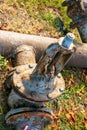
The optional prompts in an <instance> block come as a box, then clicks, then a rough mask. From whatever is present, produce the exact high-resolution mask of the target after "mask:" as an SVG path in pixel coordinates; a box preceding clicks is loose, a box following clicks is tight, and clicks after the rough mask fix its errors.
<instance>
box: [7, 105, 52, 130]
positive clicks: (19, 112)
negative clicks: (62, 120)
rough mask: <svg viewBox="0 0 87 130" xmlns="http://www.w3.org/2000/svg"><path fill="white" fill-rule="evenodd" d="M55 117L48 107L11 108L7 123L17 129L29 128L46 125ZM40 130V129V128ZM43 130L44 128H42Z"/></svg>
mask: <svg viewBox="0 0 87 130" xmlns="http://www.w3.org/2000/svg"><path fill="white" fill-rule="evenodd" d="M52 118H53V113H52V112H51V111H50V110H49V109H47V108H38V109H36V108H28V107H24V108H17V109H12V110H10V111H9V112H8V113H7V114H6V117H5V120H6V124H8V125H14V126H15V128H16V130H24V127H25V126H27V127H29V128H33V127H34V128H36V127H37V126H38V127H42V128H43V127H44V126H42V125H45V126H46V125H48V124H49V123H50V122H51V121H52ZM39 130H40V129H39ZM41 130H42V129H41Z"/></svg>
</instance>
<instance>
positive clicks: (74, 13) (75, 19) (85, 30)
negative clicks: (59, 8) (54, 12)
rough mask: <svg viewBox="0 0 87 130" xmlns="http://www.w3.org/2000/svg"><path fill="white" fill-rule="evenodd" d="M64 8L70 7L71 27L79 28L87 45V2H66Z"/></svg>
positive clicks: (86, 0)
mask: <svg viewBox="0 0 87 130" xmlns="http://www.w3.org/2000/svg"><path fill="white" fill-rule="evenodd" d="M63 6H67V7H68V9H67V14H68V16H69V17H70V18H71V19H72V23H71V27H77V29H78V31H79V33H80V36H81V39H82V41H83V42H84V43H87V0H65V1H64V2H63Z"/></svg>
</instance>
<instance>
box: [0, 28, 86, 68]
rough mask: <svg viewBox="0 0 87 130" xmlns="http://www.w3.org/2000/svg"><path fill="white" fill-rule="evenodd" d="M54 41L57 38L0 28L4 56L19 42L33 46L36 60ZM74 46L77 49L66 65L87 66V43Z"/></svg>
mask: <svg viewBox="0 0 87 130" xmlns="http://www.w3.org/2000/svg"><path fill="white" fill-rule="evenodd" d="M56 42H58V39H56V38H49V37H42V36H35V35H28V34H20V33H16V32H9V31H2V30H0V54H2V55H4V56H5V57H10V56H12V53H13V51H14V50H15V48H16V46H18V45H20V44H27V45H31V46H33V47H34V48H35V50H36V60H37V61H38V60H39V59H40V57H41V55H42V53H43V52H44V50H45V49H46V48H47V47H48V46H49V45H50V44H52V43H56ZM76 46H77V50H76V52H75V53H74V55H73V56H72V58H71V59H70V61H69V62H68V64H67V65H68V66H75V67H82V68H87V44H76ZM77 61H78V62H77Z"/></svg>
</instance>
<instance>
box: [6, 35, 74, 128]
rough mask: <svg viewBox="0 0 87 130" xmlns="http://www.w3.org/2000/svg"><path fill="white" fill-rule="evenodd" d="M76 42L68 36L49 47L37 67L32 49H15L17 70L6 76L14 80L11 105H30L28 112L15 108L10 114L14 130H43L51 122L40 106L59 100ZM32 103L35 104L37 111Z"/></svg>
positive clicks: (8, 122)
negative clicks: (65, 71)
mask: <svg viewBox="0 0 87 130" xmlns="http://www.w3.org/2000/svg"><path fill="white" fill-rule="evenodd" d="M73 39H74V35H73V34H72V33H68V34H67V35H66V36H65V37H64V38H62V39H60V40H59V43H56V44H52V45H50V46H49V47H48V48H47V49H46V51H45V52H44V54H43V55H42V57H41V59H40V60H39V62H38V64H36V62H35V54H34V49H33V47H31V46H27V45H20V46H18V47H17V48H16V50H15V53H14V54H15V61H16V65H17V66H16V67H14V68H13V69H12V70H11V71H10V72H9V73H8V76H7V80H8V81H10V80H11V81H10V82H9V84H8V86H7V87H9V86H10V87H9V88H12V91H11V93H10V95H9V98H8V104H9V106H10V107H11V108H16V107H19V106H20V105H24V106H25V103H26V102H27V107H29V108H26V107H25V108H16V109H13V110H11V111H10V112H9V113H7V115H6V122H7V124H13V125H14V126H15V130H43V129H44V127H45V126H46V125H47V124H48V123H49V122H50V121H51V119H52V118H51V113H50V112H49V111H48V110H47V109H46V108H40V106H41V105H42V103H43V102H46V101H50V100H53V99H55V98H57V97H58V96H59V95H60V94H62V93H63V91H64V89H65V82H64V79H63V77H62V75H61V74H60V71H61V70H62V69H63V67H64V66H65V65H66V63H67V62H68V60H69V59H70V58H71V56H72V54H73V52H75V48H74V45H73ZM30 103H32V104H33V103H34V105H35V108H36V109H35V108H34V106H32V104H30ZM31 106H32V107H33V108H32V107H31ZM36 106H37V107H36ZM30 107H31V108H30ZM42 107H43V105H42Z"/></svg>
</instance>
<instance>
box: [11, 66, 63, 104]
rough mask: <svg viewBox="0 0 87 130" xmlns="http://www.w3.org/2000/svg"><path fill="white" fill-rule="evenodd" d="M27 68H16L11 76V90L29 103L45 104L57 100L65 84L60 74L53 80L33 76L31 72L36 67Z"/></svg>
mask: <svg viewBox="0 0 87 130" xmlns="http://www.w3.org/2000/svg"><path fill="white" fill-rule="evenodd" d="M27 66H28V67H26V65H25V66H19V67H17V70H16V71H15V72H14V74H13V76H12V84H13V85H12V86H13V89H14V91H15V92H16V93H18V94H19V95H20V96H21V97H22V98H24V99H25V100H27V101H30V102H31V101H33V102H46V101H50V100H52V99H55V98H57V97H58V96H59V95H60V94H62V93H63V91H64V88H65V82H64V79H63V77H62V75H61V74H58V76H55V77H54V78H49V77H47V76H44V75H43V76H42V75H37V74H36V75H35V74H33V71H34V69H35V66H36V65H34V66H32V65H27ZM29 66H31V67H29ZM21 67H22V68H23V69H22V68H21ZM25 68H28V69H27V70H26V69H25Z"/></svg>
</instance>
